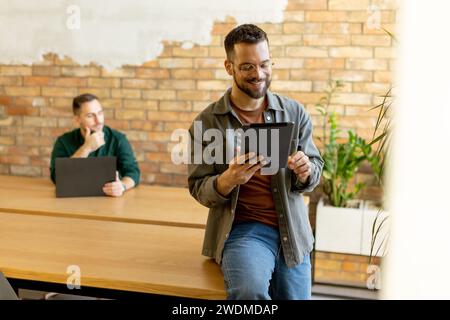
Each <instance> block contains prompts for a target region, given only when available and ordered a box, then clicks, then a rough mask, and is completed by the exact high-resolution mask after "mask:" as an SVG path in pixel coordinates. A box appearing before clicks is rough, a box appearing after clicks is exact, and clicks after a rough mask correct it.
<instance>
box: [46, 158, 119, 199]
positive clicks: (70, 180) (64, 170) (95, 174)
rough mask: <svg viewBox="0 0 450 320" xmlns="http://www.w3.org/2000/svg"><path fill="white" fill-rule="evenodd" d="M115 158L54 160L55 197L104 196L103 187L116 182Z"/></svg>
mask: <svg viewBox="0 0 450 320" xmlns="http://www.w3.org/2000/svg"><path fill="white" fill-rule="evenodd" d="M116 166H117V158H116V157H95V158H56V159H55V176H56V177H55V178H56V197H58V198H64V197H95V196H105V193H104V192H103V186H104V185H105V183H107V182H112V181H115V180H116V170H117V169H116Z"/></svg>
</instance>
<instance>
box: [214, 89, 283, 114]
mask: <svg viewBox="0 0 450 320" xmlns="http://www.w3.org/2000/svg"><path fill="white" fill-rule="evenodd" d="M230 95H231V88H228V89H227V91H226V92H225V94H224V95H223V97H222V98H221V99H220V100H219V101H218V102H217V103H216V105H215V107H214V111H213V112H214V114H226V113H228V112H231V110H232V108H231V103H230ZM266 96H267V103H268V105H267V109H271V110H276V111H284V107H283V106H282V105H281V104H280V103H279V101H278V99H276V97H275V96H274V94H273V93H272V92H271V91H270V90H267V94H266Z"/></svg>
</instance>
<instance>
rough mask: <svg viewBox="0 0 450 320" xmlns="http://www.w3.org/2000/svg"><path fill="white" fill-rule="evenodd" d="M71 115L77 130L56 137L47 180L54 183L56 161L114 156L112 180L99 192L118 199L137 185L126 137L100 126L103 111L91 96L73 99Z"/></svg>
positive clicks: (134, 160)
mask: <svg viewBox="0 0 450 320" xmlns="http://www.w3.org/2000/svg"><path fill="white" fill-rule="evenodd" d="M72 108H73V114H74V117H75V121H76V123H77V124H78V125H79V128H78V129H75V130H72V131H70V132H67V133H65V134H63V135H62V136H60V137H58V139H57V140H56V142H55V145H54V147H53V151H52V158H51V163H50V174H51V179H52V181H53V182H55V159H56V158H68V157H71V158H87V157H105V156H115V157H117V170H118V173H117V175H116V181H114V182H110V183H107V184H105V185H104V186H103V192H104V193H105V194H106V195H108V196H112V197H120V196H122V195H123V194H124V192H125V191H126V190H129V189H131V188H133V187H135V186H136V185H137V184H138V183H139V178H140V171H139V167H138V164H137V161H136V159H135V157H134V154H133V150H132V148H131V145H130V143H129V142H128V140H127V138H126V136H125V135H124V134H123V133H120V132H119V131H116V130H113V129H111V128H109V127H107V126H105V125H104V120H105V117H104V114H103V108H102V106H101V104H100V102H99V100H98V98H97V97H96V96H94V95H92V94H88V93H87V94H82V95H80V96H78V97H75V98H74V99H73V103H72Z"/></svg>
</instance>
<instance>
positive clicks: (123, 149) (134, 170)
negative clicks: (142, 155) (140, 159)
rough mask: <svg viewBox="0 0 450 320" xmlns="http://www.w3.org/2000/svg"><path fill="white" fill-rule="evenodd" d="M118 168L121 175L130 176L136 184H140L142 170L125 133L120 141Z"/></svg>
mask: <svg viewBox="0 0 450 320" xmlns="http://www.w3.org/2000/svg"><path fill="white" fill-rule="evenodd" d="M117 170H118V171H119V173H120V176H121V177H130V178H131V179H133V181H134V183H135V184H136V185H138V184H139V181H140V177H141V171H140V170H139V166H138V163H137V161H136V158H135V156H134V153H133V149H132V148H131V145H130V143H129V142H128V139H127V138H126V136H125V135H123V136H122V137H121V139H120V141H119V148H118V151H117Z"/></svg>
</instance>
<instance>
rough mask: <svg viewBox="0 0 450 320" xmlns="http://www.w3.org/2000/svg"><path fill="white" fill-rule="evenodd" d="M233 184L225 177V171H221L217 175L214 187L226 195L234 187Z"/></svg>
mask: <svg viewBox="0 0 450 320" xmlns="http://www.w3.org/2000/svg"><path fill="white" fill-rule="evenodd" d="M234 187H235V185H233V184H232V183H230V182H229V181H228V179H227V171H225V172H223V173H222V174H221V175H219V176H218V177H217V181H216V188H217V192H219V193H220V194H221V195H222V196H224V197H226V196H227V195H229V194H230V192H231V191H232V190H233V189H234Z"/></svg>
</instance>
